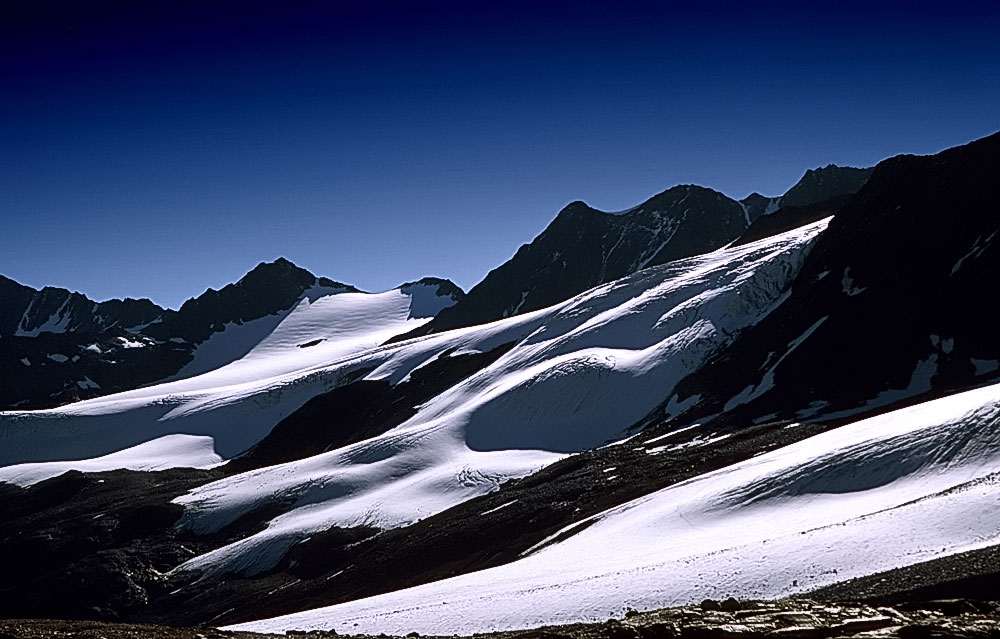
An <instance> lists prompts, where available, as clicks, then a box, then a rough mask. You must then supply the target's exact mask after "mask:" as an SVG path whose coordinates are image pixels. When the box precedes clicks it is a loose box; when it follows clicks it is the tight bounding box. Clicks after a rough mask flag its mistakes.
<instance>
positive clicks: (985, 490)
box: [0, 133, 1000, 639]
mask: <svg viewBox="0 0 1000 639" xmlns="http://www.w3.org/2000/svg"><path fill="white" fill-rule="evenodd" d="M998 235H1000V133H998V134H994V135H992V136H990V137H987V138H984V139H981V140H978V141H975V142H972V143H970V144H967V145H965V146H961V147H956V148H953V149H949V150H946V151H943V152H941V153H938V154H936V155H931V156H897V157H893V158H890V159H887V160H885V161H883V162H881V163H879V164H878V165H877V166H875V167H873V168H870V169H854V168H845V167H837V166H833V165H830V166H827V167H825V168H819V169H816V170H811V171H808V172H807V173H806V174H805V175H804V176H803V177H802V179H801V180H800V181H799V182H798V183H797V184H796V185H795V186H794V187H793V188H792V189H790V190H789V191H788V192H787V193H785V194H784V195H781V196H778V197H765V196H762V195H759V194H756V193H754V194H752V195H750V196H748V197H747V198H744V199H743V200H740V201H737V200H733V199H731V198H729V197H727V196H725V195H723V194H721V193H718V192H715V191H712V190H710V189H707V188H703V187H699V186H693V185H681V186H675V187H673V188H670V189H667V190H666V191H664V192H662V193H660V194H658V195H656V196H654V197H652V198H650V199H648V200H646V201H644V202H642V203H641V204H639V205H637V206H635V207H633V208H631V209H628V210H626V211H622V212H619V213H606V212H602V211H598V210H596V209H594V208H592V207H590V206H588V205H587V204H584V203H583V202H573V203H571V204H569V205H567V206H566V207H565V208H564V209H563V210H562V211H560V212H559V213H558V215H557V216H556V217H555V219H554V220H553V221H552V223H551V224H550V225H549V226H548V227H547V228H546V229H545V230H544V231H543V232H542V233H541V234H540V235H539V236H538V237H536V238H534V240H532V241H531V242H530V243H528V244H525V245H524V246H522V247H520V248H519V249H518V250H517V251H516V253H515V254H514V255H513V257H511V259H510V260H508V261H507V262H506V263H504V264H502V265H500V266H498V267H497V268H496V269H495V270H493V271H491V272H490V273H489V275H487V276H486V278H485V279H483V281H482V282H480V283H479V284H477V285H476V286H474V287H473V288H472V289H471V290H470V291H469V292H468V293H467V294H465V293H463V292H462V291H461V290H460V289H459V288H458V287H457V286H455V285H454V284H453V283H451V282H450V281H448V280H444V279H438V278H424V279H420V280H416V281H414V282H411V283H407V284H403V285H401V286H399V287H398V288H395V289H392V290H389V291H386V292H381V293H367V292H362V291H359V290H357V289H355V288H354V287H352V286H349V285H345V284H340V283H338V282H336V281H333V280H330V279H327V278H323V277H317V276H315V275H313V274H311V273H309V272H308V271H305V270H303V269H301V268H298V267H296V266H295V265H293V264H292V263H291V262H289V261H288V260H285V259H279V260H277V261H275V262H272V263H262V264H260V265H258V266H257V267H256V268H254V269H253V270H252V271H250V272H249V273H247V274H246V275H245V276H244V277H243V278H242V279H240V280H239V281H237V282H236V283H234V284H231V285H229V286H226V287H224V288H222V289H221V290H219V291H214V290H211V289H210V290H208V291H206V292H205V293H204V294H202V295H200V296H198V297H195V298H193V299H191V300H189V301H188V302H186V303H185V304H184V305H183V306H182V307H181V308H180V309H179V310H177V311H172V310H167V309H162V308H159V307H157V306H156V305H154V304H153V303H152V302H150V301H148V300H131V299H128V300H124V301H117V300H113V301H108V302H99V303H98V302H94V301H92V300H89V299H87V298H86V297H84V296H83V295H81V294H79V293H71V292H69V291H66V290H63V289H55V288H45V289H42V290H40V291H39V290H35V289H32V288H29V287H26V286H22V285H20V284H18V283H16V282H13V281H11V280H8V279H5V278H0V300H2V304H0V377H2V380H3V384H2V385H0V404H2V406H3V408H4V410H3V412H0V499H2V503H3V506H4V517H3V518H0V540H2V544H0V565H2V566H3V570H2V571H0V619H4V618H8V619H22V618H36V619H74V620H87V622H88V623H89V622H91V621H94V622H96V621H102V622H110V621H114V622H122V623H128V624H163V625H168V626H180V627H184V628H222V631H221V632H226V633H229V634H230V635H232V636H249V635H243V634H240V633H249V632H259V633H284V632H290V631H316V632H317V633H321V632H332V631H335V632H337V633H339V634H367V635H379V634H381V633H385V634H389V635H396V636H403V635H407V634H410V635H411V636H412V633H419V634H421V635H455V634H459V635H472V634H474V633H501V634H497V635H494V636H497V637H522V636H523V637H559V636H583V637H589V636H595V637H598V636H599V637H606V638H608V639H625V638H626V637H627V638H628V639H638V638H642V639H656V638H658V637H673V636H702V637H705V636H735V635H736V634H745V635H746V636H789V637H790V636H804V637H820V636H823V637H831V636H855V635H858V636H873V635H865V634H864V633H874V632H878V633H881V635H880V636H900V637H905V636H912V637H916V636H956V635H960V636H964V635H961V633H964V632H973V630H974V631H975V632H981V633H986V634H969V635H968V636H997V635H996V634H993V635H990V634H989V633H990V632H993V633H998V632H1000V625H998V623H997V619H998V615H997V608H996V607H995V606H994V605H993V604H990V603H984V602H982V601H977V600H990V599H997V593H998V592H1000V589H998V586H1000V474H998V468H1000V332H998V330H997V326H998V324H997V321H996V318H995V317H994V314H993V313H992V312H990V311H989V310H988V301H987V300H988V299H989V298H990V296H991V293H990V291H994V292H995V289H996V287H997V279H996V275H997V273H1000V237H998ZM941 600H954V601H951V603H942V601H941ZM848 601H850V602H854V603H850V604H846V603H844V602H848ZM803 602H804V603H803ZM667 608H673V610H663V609H667ZM609 618H611V619H612V621H608V620H609ZM619 620H620V621H619ZM32 623H34V622H32ZM566 624H576V625H570V626H566V627H564V628H561V629H560V628H549V629H546V630H544V631H539V632H534V633H519V631H523V630H527V629H532V628H538V627H541V626H564V625H566ZM588 624H589V625H588ZM39 627H41V626H36V625H32V624H31V623H27V622H25V624H22V625H21V626H17V628H19V629H17V628H15V630H16V633H21V634H16V633H14V632H15V631H14V630H6V629H5V628H6V626H3V625H0V633H2V632H11V633H14V634H12V636H36V635H32V634H30V632H34V630H32V628H39ZM88 627H90V626H88ZM93 627H94V628H104V627H105V626H93ZM115 627H117V626H115ZM107 628H112V627H111V626H107ZM121 628H124V626H122V627H121ZM970 628H972V630H970ZM935 629H936V630H935ZM939 631H940V632H941V633H944V634H937V635H935V634H933V633H934V632H939ZM39 632H40V631H39ZM95 632H96V631H95ZM107 632H111V630H108V631H107ZM122 632H124V631H122ZM148 632H149V633H150V636H159V635H153V634H152V632H153V631H152V630H150V631H148ZM712 633H715V634H712ZM726 633H728V634H726ZM769 633H770V634H769ZM796 633H798V634H796ZM920 633H924V634H920ZM949 633H951V634H949ZM38 636H43V635H38ZM109 636H110V635H109ZM121 636H127V635H124V634H123V635H121ZM164 636H166V635H164ZM177 636H189V635H177Z"/></svg>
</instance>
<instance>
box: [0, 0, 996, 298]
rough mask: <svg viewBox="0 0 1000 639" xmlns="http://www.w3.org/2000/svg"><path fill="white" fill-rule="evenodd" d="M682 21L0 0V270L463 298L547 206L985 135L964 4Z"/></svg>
mask: <svg viewBox="0 0 1000 639" xmlns="http://www.w3.org/2000/svg"><path fill="white" fill-rule="evenodd" d="M15 4H21V5H25V6H23V7H20V8H15V7H14V6H12V5H15ZM95 4H96V5H100V6H99V7H94V6H92V5H95ZM702 4H703V5H707V6H705V7H704V8H701V9H693V8H691V7H689V6H687V5H683V4H677V3H669V2H664V3H657V4H649V5H645V4H630V5H618V6H612V5H611V4H610V3H609V4H607V5H604V6H591V5H588V4H586V3H582V2H578V3H555V2H545V1H544V0H535V1H533V2H524V3H521V2H495V3H494V2H491V3H486V2H478V1H474V0H470V1H468V2H464V3H429V2H427V3H417V2H412V3H384V2H333V1H329V2H296V1H294V0H286V1H283V2H274V3H268V4H264V3H253V2H222V1H214V2H213V1H211V0H206V1H203V2H196V3H184V2H134V3H89V2H74V3H69V4H65V5H60V4H59V3H48V2H44V1H42V0H39V1H38V2H30V3H28V2H25V3H3V8H2V9H0V81H2V85H0V86H2V91H0V221H2V227H0V273H2V274H4V275H6V276H8V277H12V278H14V279H16V280H18V281H21V282H23V283H26V284H29V285H32V286H35V287H41V286H44V285H54V286H62V287H66V288H70V289H73V290H79V291H81V292H84V293H86V294H87V295H89V296H91V297H93V298H95V299H100V300H102V299H107V298H111V297H124V296H132V297H149V298H151V299H152V300H153V301H155V302H157V303H159V304H162V305H166V306H170V307H174V308H176V307H177V306H179V304H180V303H181V302H182V301H183V300H184V299H186V298H188V297H191V296H194V295H197V294H199V293H201V292H202V291H204V290H205V288H207V287H209V286H212V287H215V288H218V287H220V286H223V285H225V284H226V283H228V282H231V281H234V280H236V279H238V278H239V277H240V276H241V275H242V274H243V273H245V272H246V271H247V270H249V269H250V268H252V267H253V266H254V265H255V264H257V263H258V262H260V261H262V260H267V261H270V260H272V259H274V258H276V257H278V256H285V257H287V258H289V259H290V260H292V261H293V262H295V263H296V264H299V265H301V266H303V267H305V268H308V269H309V270H311V271H312V272H314V273H316V274H317V275H325V276H328V277H331V278H333V279H336V280H340V281H344V282H348V283H351V284H354V285H356V286H358V287H359V288H362V289H365V290H371V291H379V290H385V289H388V288H391V287H393V286H396V285H398V284H399V283H401V282H404V281H407V280H413V279H417V278H419V277H422V276H425V275H438V276H442V277H449V278H451V279H453V280H454V281H455V282H456V283H458V284H459V285H460V286H462V287H463V288H466V289H468V288H469V287H471V286H472V285H474V284H475V283H477V282H478V281H479V280H481V279H482V277H483V276H484V275H485V274H486V273H487V272H488V271H489V270H490V269H492V268H494V267H496V266H498V265H499V264H501V263H502V262H503V261H505V260H506V259H507V258H509V257H510V256H511V255H512V254H513V253H514V251H516V250H517V248H518V246H519V245H520V244H522V243H525V242H528V241H530V240H531V239H532V238H533V237H534V236H535V235H537V234H538V233H539V232H540V231H541V230H542V229H543V228H544V227H545V226H546V225H547V224H548V222H549V221H551V219H552V218H553V217H554V216H555V215H556V213H557V212H558V210H559V209H560V208H562V206H564V205H565V204H566V203H568V202H570V201H572V200H576V199H582V200H585V201H587V202H588V203H590V204H591V205H593V206H596V207H598V208H601V209H604V210H620V209H624V208H627V207H629V206H632V205H634V204H636V203H638V202H640V201H642V200H643V199H645V198H647V197H648V196H650V195H653V194H655V193H657V192H659V191H662V190H664V189H666V188H668V187H670V186H673V185H675V184H678V183H696V184H701V185H705V186H709V187H713V188H716V189H719V190H720V191H722V192H724V193H726V194H728V195H730V196H733V197H737V198H740V197H744V196H746V195H747V194H748V193H750V192H751V191H759V192H761V193H764V194H766V195H777V194H780V193H782V192H784V191H785V190H786V189H787V188H788V187H790V186H791V185H792V184H793V183H794V182H795V181H796V180H797V179H798V178H799V177H800V176H801V174H802V173H803V172H804V171H805V170H806V169H807V168H812V167H816V166H822V165H826V164H828V163H831V162H832V163H836V164H842V165H844V164H846V165H854V166H869V165H872V164H874V163H876V162H878V161H879V160H881V159H883V158H885V157H888V156H891V155H895V154H898V153H933V152H936V151H938V150H941V149H943V148H946V147H950V146H954V145H957V144H962V143H965V142H968V141H970V140H972V139H975V138H979V137H982V136H984V135H988V134H990V133H992V132H994V131H996V130H997V129H1000V46H998V44H997V40H996V39H997V34H998V33H1000V10H998V9H995V8H991V4H983V5H971V4H970V5H963V4H962V3H956V2H951V3H941V6H943V7H945V9H931V8H923V7H921V6H919V5H916V4H915V5H910V6H909V7H908V8H907V9H906V11H905V12H899V11H895V10H890V9H885V10H883V9H880V8H879V6H878V4H877V3H872V2H868V3H863V4H862V3H857V4H851V3H844V2H837V3H815V6H814V7H810V8H809V9H803V8H796V6H797V5H791V4H789V5H775V4H771V5H767V6H756V7H753V8H747V7H745V6H744V5H743V4H738V5H727V4H725V3H702ZM803 6H808V5H805V4H804V5H803Z"/></svg>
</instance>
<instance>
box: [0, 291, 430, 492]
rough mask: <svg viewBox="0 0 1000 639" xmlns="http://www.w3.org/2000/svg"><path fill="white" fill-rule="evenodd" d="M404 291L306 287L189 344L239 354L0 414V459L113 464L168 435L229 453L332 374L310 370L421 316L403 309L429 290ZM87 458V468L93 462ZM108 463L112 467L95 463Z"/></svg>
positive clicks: (326, 384)
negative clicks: (183, 372) (143, 382)
mask: <svg viewBox="0 0 1000 639" xmlns="http://www.w3.org/2000/svg"><path fill="white" fill-rule="evenodd" d="M333 293H336V294H333ZM411 293H412V294H404V293H403V292H401V291H400V290H399V289H393V290H391V291H387V292H385V293H378V294H369V293H342V292H339V289H313V290H311V291H308V292H307V293H306V295H305V296H304V297H303V299H302V300H301V301H300V302H299V303H298V305H296V306H295V307H294V308H293V309H291V311H289V312H287V313H283V314H280V315H275V316H268V317H264V318H261V319H259V320H254V321H252V322H247V323H246V324H243V325H240V326H230V327H228V328H227V330H226V331H223V332H220V333H217V334H215V335H213V337H212V338H210V339H209V340H208V341H207V342H206V343H205V344H203V345H202V348H205V349H207V351H208V354H207V355H206V354H205V353H204V352H202V351H201V348H200V349H199V352H202V357H203V358H207V359H209V360H219V359H222V360H225V359H227V358H228V357H229V356H230V355H229V354H231V353H233V352H236V351H240V350H243V351H246V354H245V355H244V356H243V357H241V358H240V359H237V360H236V361H233V362H231V363H229V364H226V365H224V366H221V367H219V368H216V369H214V370H211V371H208V372H205V373H202V374H200V375H196V376H193V377H187V378H184V379H179V380H176V381H171V382H167V383H163V384H157V385H154V386H148V387H145V388H139V389H136V390H132V391H128V392H124V393H117V394H114V395H108V396H105V397H99V398H96V399H92V400H89V401H84V402H78V403H76V404H71V405H69V406H64V407H60V408H56V409H51V410H44V411H24V412H3V413H0V464H4V465H6V464H11V463H18V462H45V461H54V460H58V461H68V460H85V459H89V458H95V457H101V458H104V459H105V460H106V461H107V463H108V464H115V463H119V462H121V460H122V459H123V458H122V457H120V456H119V457H111V458H108V457H106V456H107V455H109V454H110V453H115V452H118V451H122V450H124V449H128V448H132V447H135V446H138V445H140V444H144V443H147V442H150V441H152V440H154V439H156V438H158V437H163V436H165V435H171V434H175V433H188V434H194V435H207V436H209V437H211V438H212V439H213V440H214V447H215V451H216V452H217V453H218V454H219V455H221V456H222V457H225V458H230V457H232V456H233V455H236V454H238V453H240V452H242V451H243V450H246V449H247V448H248V447H250V446H252V445H253V444H254V443H256V442H257V441H259V440H260V438H262V437H263V436H264V435H266V434H267V432H268V431H269V430H270V429H271V427H273V426H274V424H276V423H277V422H278V421H280V419H281V418H282V417H284V416H285V415H287V414H288V413H290V412H291V411H293V410H295V409H296V408H298V406H300V405H301V404H302V403H303V402H305V401H306V400H307V399H309V398H310V397H312V396H313V395H315V394H317V393H319V392H323V391H324V390H327V389H328V388H330V387H332V386H334V385H336V384H337V383H338V381H339V379H340V376H339V374H338V373H337V372H336V371H335V372H334V373H333V374H328V375H324V376H319V378H317V376H315V375H312V373H313V372H314V371H316V370H318V369H322V368H324V367H327V366H329V365H331V364H332V363H333V364H335V363H336V362H338V361H341V360H345V359H350V357H351V356H353V355H355V354H357V353H360V352H365V351H370V350H373V349H376V347H377V346H378V344H380V343H382V342H384V341H385V340H387V339H388V338H390V337H392V336H393V335H396V334H399V333H403V332H406V331H408V330H411V329H412V328H413V327H415V326H419V325H420V324H422V323H423V322H426V321H427V320H428V319H429V318H428V317H414V316H413V313H412V307H419V308H426V307H427V306H428V305H429V302H428V301H427V300H426V299H425V298H427V297H428V296H430V295H433V293H432V292H430V291H428V290H425V289H424V288H420V287H418V288H415V289H413V290H412V291H411ZM215 341H218V342H219V343H218V344H216V346H217V347H213V343H214V342H215ZM203 361H204V359H203V360H202V362H203ZM202 362H199V359H198V355H197V354H196V359H195V362H192V365H194V366H197V367H201V366H202ZM347 368H348V369H349V368H350V367H347ZM342 372H346V369H345V371H342ZM168 448H169V444H168V443H164V444H163V445H161V446H160V450H161V453H163V454H166V450H167V449H168ZM187 452H188V448H186V447H181V448H180V449H178V452H177V455H176V456H175V457H174V463H173V465H175V466H193V465H199V464H198V463H195V461H199V463H200V460H201V459H202V457H201V456H200V455H198V456H196V457H197V460H189V459H187V458H186V455H187ZM89 463H90V464H91V466H88V468H91V469H93V468H94V466H93V464H94V463H97V462H96V460H92V461H91V462H89ZM115 467H120V466H105V467H104V468H105V469H111V468H115ZM66 468H67V466H66V464H56V465H53V466H51V472H50V473H48V474H46V473H44V472H42V471H41V468H40V467H39V468H38V470H36V471H35V472H36V473H37V474H33V475H32V477H34V478H35V479H34V481H40V480H42V479H45V478H46V477H51V476H55V475H57V474H59V473H61V472H63V471H64V470H65V469H66ZM81 468H82V467H81ZM11 472H12V471H8V470H6V469H0V481H14V480H13V479H12V476H11V474H10V473H11ZM19 481H20V480H19Z"/></svg>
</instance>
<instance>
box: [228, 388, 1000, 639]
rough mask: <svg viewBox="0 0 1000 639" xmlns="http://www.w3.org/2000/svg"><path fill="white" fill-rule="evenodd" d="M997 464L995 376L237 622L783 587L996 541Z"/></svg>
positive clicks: (536, 617) (494, 626)
mask: <svg viewBox="0 0 1000 639" xmlns="http://www.w3.org/2000/svg"><path fill="white" fill-rule="evenodd" d="M998 462H1000V385H995V386H989V387H985V388H981V389H977V390H973V391H968V392H965V393H962V394H959V395H954V396H951V397H947V398H944V399H939V400H936V401H933V402H928V403H925V404H922V405H917V406H914V407H910V408H905V409H901V410H898V411H895V412H892V413H887V414H884V415H881V416H878V417H874V418H871V419H866V420H862V421H859V422H856V423H853V424H849V425H847V426H843V427H841V428H838V429H836V430H833V431H829V432H827V433H824V434H822V435H818V436H815V437H812V438H810V439H807V440H803V441H801V442H799V443H797V444H793V445H791V446H787V447H785V448H782V449H779V450H776V451H774V452H771V453H768V454H765V455H761V456H758V457H755V458H752V459H750V460H748V461H746V462H743V463H740V464H736V465H734V466H731V467H728V468H724V469H721V470H719V471H717V472H713V473H709V474H706V475H703V476H700V477H698V478H695V479H693V480H689V481H686V482H682V483H680V484H676V485H674V486H671V487H669V488H666V489H664V490H661V491H659V492H656V493H653V494H651V495H648V496H646V497H643V498H641V499H637V500H635V501H633V502H630V503H628V504H625V505H622V506H619V507H617V508H614V509H611V510H608V511H606V512H604V513H601V514H600V515H597V516H595V517H592V518H590V519H591V520H593V523H592V525H591V526H589V527H588V528H586V529H585V530H582V531H581V532H579V533H577V534H576V535H574V536H571V537H569V538H568V539H567V540H565V541H562V542H560V543H556V544H553V545H550V546H548V547H543V548H541V549H538V550H536V551H535V552H534V553H533V554H529V555H528V556H527V557H525V558H522V559H520V560H519V561H516V562H514V563H512V564H508V565H505V566H500V567H497V568H493V569H489V570H484V571H481V572H477V573H471V574H467V575H462V576H459V577H455V578H452V579H447V580H443V581H439V582H435V583H431V584H427V585H425V586H419V587H416V588H410V589H407V590H402V591H398V592H393V593H388V594H385V595H381V596H377V597H372V598H368V599H363V600H358V601H352V602H348V603H344V604H340V605H336V606H331V607H327V608H322V609H318V610H312V611H306V612H301V613H296V614H293V615H288V616H284V617H277V618H274V619H268V620H263V621H258V622H252V623H247V624H241V625H238V626H233V627H232V629H240V630H253V631H258V632H264V631H283V630H290V629H301V630H308V629H315V628H334V629H337V630H338V631H343V632H351V633H365V634H377V633H380V632H385V633H389V634H397V635H401V634H404V633H407V632H411V631H417V632H419V633H421V634H438V635H443V634H451V633H458V634H471V633H473V632H484V631H489V630H502V629H514V628H528V627H534V626H540V625H543V624H553V623H569V622H575V621H593V620H602V619H607V618H608V617H609V616H620V615H621V614H622V612H623V611H624V609H625V608H626V607H635V608H638V609H650V608H656V607H662V606H670V605H677V604H685V603H690V602H694V601H698V600H700V599H702V598H705V597H715V598H721V597H726V596H735V597H747V598H775V597H783V596H787V595H791V594H794V593H798V592H804V591H807V590H811V589H813V588H817V587H820V586H824V585H828V584H831V583H834V582H837V581H843V580H846V579H851V578H854V577H858V576H862V575H868V574H873V573H876V572H880V571H884V570H888V569H892V568H896V567H900V566H904V565H908V564H913V563H917V562H921V561H926V560H930V559H934V558H936V557H941V556H945V555H949V554H952V553H957V552H962V551H966V550H970V549H974V548H978V547H983V546H987V545H993V544H996V543H1000V472H998V471H997V468H998ZM579 523H583V522H579ZM577 525H578V524H574V526H571V527H569V528H573V527H575V526H577Z"/></svg>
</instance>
